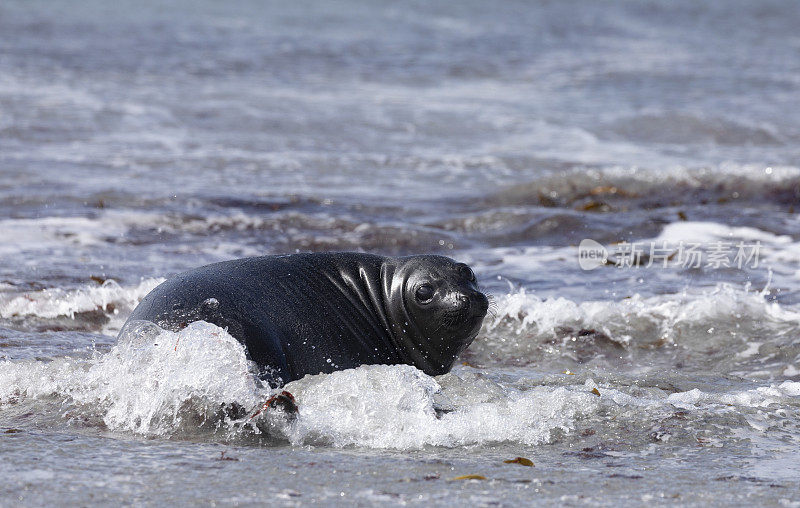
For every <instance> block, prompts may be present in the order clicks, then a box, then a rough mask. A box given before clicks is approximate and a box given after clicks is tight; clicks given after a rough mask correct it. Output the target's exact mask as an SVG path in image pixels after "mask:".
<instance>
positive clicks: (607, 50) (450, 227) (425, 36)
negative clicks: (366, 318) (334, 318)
mask: <svg viewBox="0 0 800 508" xmlns="http://www.w3.org/2000/svg"><path fill="white" fill-rule="evenodd" d="M798 24H800V8H798V5H797V4H796V3H794V2H790V1H768V2H759V3H758V4H754V3H751V2H739V1H734V2H729V1H726V2H722V1H720V2H716V1H712V2H704V3H702V4H697V3H695V2H689V1H686V2H684V1H679V2H625V1H619V2H611V3H603V4H602V5H601V4H597V3H595V2H588V1H583V0H576V1H567V2H538V3H529V2H506V3H502V4H500V5H494V4H492V5H489V4H485V3H481V2H471V1H467V2H461V3H459V5H458V6H455V5H450V4H446V3H417V2H409V3H404V4H382V3H375V4H363V3H359V2H350V1H348V2H345V3H343V4H342V3H338V4H336V5H334V4H330V5H328V4H325V5H320V4H313V5H311V4H306V3H304V2H299V3H297V2H295V3H292V4H291V5H288V4H281V3H262V2H249V1H242V2H235V3H226V4H224V5H223V4H221V3H216V2H206V1H199V2H182V1H179V2H172V3H170V4H169V5H168V6H164V5H160V4H157V3H155V2H137V3H135V4H134V3H128V2H123V3H122V4H120V3H117V4H114V6H113V8H112V7H111V6H109V5H107V4H105V3H102V2H94V1H84V2H80V3H78V4H75V3H67V2H61V1H55V2H53V1H48V2H43V1H42V2H40V1H26V2H23V1H16V0H12V1H10V2H5V3H4V4H3V5H0V43H2V44H0V459H2V460H0V473H1V474H0V478H2V479H1V480H0V505H2V506H6V505H8V506H12V505H17V504H18V503H22V504H23V505H26V506H38V505H52V504H54V503H58V504H69V505H93V504H108V503H115V504H116V503H119V502H122V503H125V504H136V505H162V504H164V503H170V504H188V503H197V504H203V505H205V504H224V505H236V504H253V503H270V504H271V503H276V504H285V505H301V504H309V503H312V502H313V503H319V504H323V505H334V504H345V503H346V504H348V505H350V504H355V505H359V506H367V505H374V504H420V505H422V504H426V505H427V504H436V505H443V506H457V505H464V504H469V505H476V506H494V505H502V506H512V505H513V506H519V505H522V504H529V503H532V502H542V503H547V504H559V505H577V504H591V505H614V506H617V505H620V504H622V505H639V504H641V503H643V502H648V503H659V504H673V503H677V504H682V505H698V506H701V505H702V506H708V505H731V504H745V503H746V504H764V505H783V506H800V495H798V492H800V488H799V487H800V481H798V478H800V452H798V449H800V448H799V447H798V445H800V425H799V424H798V423H797V422H798V421H800V271H798V262H799V261H800V232H799V231H800V218H798V215H797V210H796V208H797V207H798V205H800V149H798V147H800V116H798V115H797V114H795V113H796V108H797V100H796V99H797V96H798V93H799V92H800V57H798V55H800V53H798V49H800V39H798V37H797V35H796V33H795V32H796V27H797V26H798ZM584 239H592V240H594V241H595V242H597V244H598V245H599V246H600V248H601V249H605V250H606V253H607V258H606V259H607V261H606V262H605V263H602V264H599V266H598V265H595V266H593V267H591V268H593V269H591V270H583V269H581V267H580V265H579V257H578V256H579V249H578V245H579V244H580V243H581V241H582V240H584ZM323 250H359V251H367V252H375V253H381V254H387V255H406V254H415V253H439V254H445V255H449V256H451V257H454V258H457V259H459V260H461V261H464V262H468V263H469V264H470V265H471V266H473V268H474V269H475V271H476V273H477V274H478V276H479V282H480V283H481V285H482V286H483V287H484V288H485V289H486V290H487V291H488V292H489V293H491V294H493V295H494V303H493V305H492V312H491V314H490V315H489V316H487V319H486V321H485V324H484V327H483V329H482V331H481V333H480V335H479V336H478V338H477V339H476V341H475V342H474V343H473V344H472V346H471V347H470V348H469V349H468V350H467V352H466V353H465V354H464V356H463V358H461V362H460V363H459V364H458V365H457V366H456V367H455V368H454V369H453V371H452V372H451V373H449V374H446V375H444V376H439V377H437V378H431V377H429V376H426V375H424V374H423V373H421V372H419V371H417V370H416V369H414V368H411V367H408V366H364V367H361V368H358V369H354V370H348V371H342V372H336V373H333V374H330V375H318V376H309V377H306V378H304V379H302V380H299V381H295V382H293V383H290V384H289V385H288V386H287V387H286V388H287V389H288V390H290V391H291V392H292V393H293V394H294V395H295V396H296V397H297V400H298V402H299V404H300V412H299V415H298V416H297V418H296V419H294V420H292V419H288V418H286V417H285V415H283V414H281V413H279V412H276V413H265V414H259V415H258V416H256V417H253V418H250V416H251V415H252V414H253V413H254V412H255V411H256V408H257V407H258V406H259V405H260V404H261V403H263V401H264V400H265V399H266V398H267V397H269V396H270V394H271V391H270V390H269V389H268V388H266V387H264V386H262V385H261V384H260V383H259V382H258V381H257V379H256V377H255V376H254V375H253V367H252V365H250V364H249V362H248V361H247V359H246V357H245V354H244V351H243V350H242V348H241V346H240V345H239V344H238V343H237V342H236V341H235V340H234V339H233V338H232V337H231V336H230V335H228V334H227V333H226V332H225V330H222V329H220V328H217V327H215V326H213V325H209V324H207V323H202V322H198V323H194V324H192V325H190V326H189V327H188V328H186V329H185V330H182V331H181V332H178V333H172V332H165V331H160V330H155V329H152V328H146V329H141V330H138V331H135V333H130V334H126V335H124V336H123V337H121V338H120V340H117V333H118V332H119V329H120V327H121V325H122V324H123V323H124V322H125V319H126V318H127V316H128V315H129V314H130V312H131V310H132V309H133V308H134V307H135V305H136V304H137V302H138V301H139V300H140V299H141V298H142V297H143V296H144V295H146V294H147V293H148V292H149V291H150V290H151V289H152V288H154V287H155V286H156V285H157V284H158V283H160V282H161V281H162V280H164V278H166V277H169V276H171V275H173V274H175V273H178V272H180V271H182V270H186V269H189V268H193V267H196V266H199V265H202V264H205V263H210V262H215V261H220V260H225V259H232V258H236V257H243V256H252V255H262V254H273V253H285V252H296V251H323ZM635 252H640V254H641V255H632V253H635ZM692 253H695V254H696V255H699V256H700V257H699V258H697V257H692V256H693V255H695V254H692ZM516 457H525V458H527V459H530V460H531V461H532V462H533V464H534V465H533V466H532V467H530V466H524V465H520V464H519V463H513V462H511V463H508V462H506V461H508V460H511V459H514V458H516ZM464 475H478V476H480V477H483V478H484V479H482V480H481V479H456V478H459V477H462V476H464Z"/></svg>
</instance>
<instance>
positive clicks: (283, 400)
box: [250, 390, 298, 420]
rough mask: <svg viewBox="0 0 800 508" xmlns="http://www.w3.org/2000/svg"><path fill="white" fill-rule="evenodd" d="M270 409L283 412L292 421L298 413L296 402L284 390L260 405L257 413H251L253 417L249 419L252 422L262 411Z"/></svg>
mask: <svg viewBox="0 0 800 508" xmlns="http://www.w3.org/2000/svg"><path fill="white" fill-rule="evenodd" d="M270 409H271V410H283V412H284V413H286V415H287V416H289V417H290V418H292V419H294V418H295V417H296V416H297V413H298V409H297V401H296V400H295V398H294V395H292V394H291V393H289V392H287V391H286V390H284V391H282V392H281V393H279V394H277V395H273V396H272V397H270V398H268V399H267V401H266V402H264V403H263V404H262V405H261V407H260V408H259V409H258V411H256V412H255V413H253V416H251V417H250V419H251V420H252V419H253V418H255V417H256V416H258V415H260V414H261V413H263V412H264V411H267V410H270Z"/></svg>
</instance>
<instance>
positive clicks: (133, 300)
mask: <svg viewBox="0 0 800 508" xmlns="http://www.w3.org/2000/svg"><path fill="white" fill-rule="evenodd" d="M163 281H164V279H161V278H159V279H144V280H143V281H141V282H140V283H139V284H138V285H136V286H134V287H123V286H120V285H119V284H118V283H117V282H116V281H115V280H113V279H109V280H106V281H105V282H103V283H102V284H100V285H94V286H85V287H81V288H77V289H69V290H65V289H61V288H51V289H44V290H41V291H27V292H24V293H21V294H20V293H11V294H5V295H0V317H3V318H11V317H19V316H36V317H40V318H55V317H59V316H65V317H69V318H73V317H75V314H78V313H81V312H90V311H93V310H97V309H101V310H103V311H108V310H109V306H110V305H113V306H114V307H115V310H116V311H118V309H119V308H127V309H132V308H133V307H135V306H136V304H137V303H139V301H140V300H141V299H142V298H143V297H144V296H145V295H146V294H147V293H149V292H150V291H152V289H153V288H155V287H156V286H157V285H159V284H161V283H162V282H163Z"/></svg>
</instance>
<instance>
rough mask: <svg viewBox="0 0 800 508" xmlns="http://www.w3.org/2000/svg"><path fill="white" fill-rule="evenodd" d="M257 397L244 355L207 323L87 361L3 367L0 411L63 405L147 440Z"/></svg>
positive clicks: (127, 343) (137, 338)
mask: <svg viewBox="0 0 800 508" xmlns="http://www.w3.org/2000/svg"><path fill="white" fill-rule="evenodd" d="M257 394H258V387H257V384H256V378H255V377H254V376H253V374H252V371H251V362H249V361H248V360H247V358H246V356H245V353H244V347H243V346H242V345H241V344H240V343H239V342H238V341H237V340H236V339H234V338H233V337H231V336H230V335H229V334H227V333H226V332H225V331H224V330H222V329H221V328H219V327H216V326H214V325H211V324H208V323H204V322H196V323H192V324H190V325H189V326H188V327H187V328H185V329H184V330H181V331H180V332H177V333H174V332H169V331H164V330H161V329H158V328H157V327H155V325H152V326H150V327H142V328H138V329H132V330H131V331H130V333H126V334H125V336H124V337H122V338H121V340H120V342H119V344H117V345H116V346H115V347H114V348H113V349H112V350H111V351H109V352H108V353H106V354H100V355H97V356H96V357H95V358H93V359H91V360H88V361H79V360H70V359H58V360H56V361H53V362H49V363H44V362H9V361H6V362H2V363H0V404H2V403H4V402H6V403H7V402H9V401H12V400H18V399H20V398H28V399H31V398H56V399H61V400H63V401H65V402H68V403H71V404H74V405H75V406H76V407H77V408H78V409H79V410H83V411H85V412H87V413H90V414H92V413H96V414H99V418H101V419H102V421H103V423H104V424H105V425H106V426H107V427H108V428H109V429H111V430H117V431H129V432H135V433H140V434H148V435H167V434H172V433H174V432H175V431H176V430H178V429H180V428H181V426H182V425H188V426H192V425H194V426H196V425H199V424H200V423H203V422H204V421H206V420H207V419H209V418H212V416H213V412H214V411H216V410H218V409H219V404H222V403H239V404H241V405H243V406H245V407H254V406H255V405H256V403H257V402H258V396H257ZM187 420H190V421H187Z"/></svg>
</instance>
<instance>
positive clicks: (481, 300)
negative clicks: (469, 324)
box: [473, 291, 489, 312]
mask: <svg viewBox="0 0 800 508" xmlns="http://www.w3.org/2000/svg"><path fill="white" fill-rule="evenodd" d="M473 296H474V298H475V301H476V302H477V304H478V308H479V309H481V312H486V311H487V310H489V298H487V297H486V295H485V294H483V293H481V292H480V291H476V292H475V293H474V294H473Z"/></svg>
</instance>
